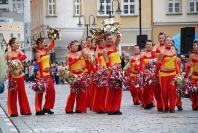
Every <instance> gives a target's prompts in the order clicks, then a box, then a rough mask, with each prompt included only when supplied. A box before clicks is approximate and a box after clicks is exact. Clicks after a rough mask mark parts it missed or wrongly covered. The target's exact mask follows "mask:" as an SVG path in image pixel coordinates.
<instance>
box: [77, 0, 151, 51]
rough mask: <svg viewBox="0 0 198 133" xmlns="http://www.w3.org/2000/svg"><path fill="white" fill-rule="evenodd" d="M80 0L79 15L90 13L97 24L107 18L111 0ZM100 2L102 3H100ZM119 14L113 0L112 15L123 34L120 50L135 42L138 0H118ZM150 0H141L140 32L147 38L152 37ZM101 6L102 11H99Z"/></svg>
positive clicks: (137, 28) (137, 23)
mask: <svg viewBox="0 0 198 133" xmlns="http://www.w3.org/2000/svg"><path fill="white" fill-rule="evenodd" d="M80 2H81V10H80V11H81V15H85V16H86V18H87V19H86V20H87V22H88V18H89V16H90V15H94V16H95V17H96V22H97V25H98V26H101V23H102V21H103V20H104V19H106V18H108V17H109V15H108V11H107V8H111V9H112V0H111V2H110V4H109V3H108V4H107V2H106V1H105V0H103V1H101V0H80ZM101 2H102V3H101ZM119 3H120V9H121V11H122V12H121V14H118V13H116V10H117V8H118V4H117V1H116V0H114V2H113V9H114V13H113V17H114V19H115V20H117V21H118V22H119V23H120V28H121V29H120V31H121V33H122V35H123V37H122V40H121V46H122V50H127V49H129V48H130V47H127V46H132V45H135V44H136V40H137V39H136V37H137V35H139V0H119ZM151 4H152V0H142V18H143V19H142V34H147V35H148V39H151V38H152V8H151V7H152V5H151ZM101 6H102V9H103V11H104V12H103V13H102V14H101V13H99V10H100V7H101Z"/></svg>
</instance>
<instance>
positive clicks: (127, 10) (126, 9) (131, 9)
mask: <svg viewBox="0 0 198 133" xmlns="http://www.w3.org/2000/svg"><path fill="white" fill-rule="evenodd" d="M135 1H136V0H123V1H122V2H123V3H122V8H123V15H134V14H135Z"/></svg>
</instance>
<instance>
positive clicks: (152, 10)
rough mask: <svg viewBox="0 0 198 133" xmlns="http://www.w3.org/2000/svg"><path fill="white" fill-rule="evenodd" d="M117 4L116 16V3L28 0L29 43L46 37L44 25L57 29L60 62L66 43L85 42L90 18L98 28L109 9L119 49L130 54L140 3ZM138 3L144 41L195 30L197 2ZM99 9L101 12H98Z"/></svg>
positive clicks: (123, 0)
mask: <svg viewBox="0 0 198 133" xmlns="http://www.w3.org/2000/svg"><path fill="white" fill-rule="evenodd" d="M112 1H113V2H112ZM118 1H119V3H120V9H121V11H122V12H121V13H120V14H118V13H117V12H116V10H117V8H118V2H117V0H67V1H65V0H39V1H38V0H31V20H32V21H31V23H32V25H31V26H32V32H31V33H32V40H35V38H38V37H39V36H45V37H46V32H47V29H46V27H47V25H49V26H52V27H55V28H58V29H60V30H61V34H62V39H61V40H60V41H56V48H55V49H54V51H55V53H56V57H57V59H58V60H64V58H65V54H66V50H67V45H68V43H69V42H70V41H71V40H82V39H85V37H86V36H87V31H88V30H89V28H90V27H92V22H93V18H95V19H96V24H97V26H98V27H100V26H101V23H102V21H103V20H104V19H107V18H108V17H109V12H108V11H109V9H112V7H113V9H114V12H113V13H112V17H114V19H115V20H117V21H119V22H120V31H121V33H122V35H123V37H122V40H121V45H120V46H121V47H120V50H122V51H127V52H128V53H129V54H130V53H131V52H132V51H131V47H132V46H133V45H135V44H136V42H137V35H139V31H140V23H139V22H140V10H139V4H140V3H139V0H118ZM141 1H142V2H141V7H142V8H141V18H142V34H146V35H148V39H152V40H154V42H157V35H158V33H159V32H165V33H166V34H167V35H169V36H174V35H176V34H178V33H180V29H181V28H182V27H192V26H193V27H195V28H196V32H197V31H198V0H141ZM112 3H113V4H112ZM100 9H103V12H99V11H100ZM80 16H81V17H80ZM93 16H94V17H93ZM79 18H80V20H81V23H82V24H83V25H81V27H79V26H78V23H79ZM87 25H88V26H89V27H88V28H87ZM88 34H89V35H90V33H88ZM33 38H34V39H33Z"/></svg>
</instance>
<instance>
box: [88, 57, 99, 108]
mask: <svg viewBox="0 0 198 133" xmlns="http://www.w3.org/2000/svg"><path fill="white" fill-rule="evenodd" d="M94 59H95V62H96V64H92V62H91V60H90V59H89V57H88V58H87V59H85V65H86V69H87V73H88V74H89V75H90V76H91V77H90V83H89V84H88V86H87V90H86V91H87V107H90V109H91V110H92V108H93V100H94V94H95V90H96V83H95V82H93V74H94V73H96V71H97V66H96V65H97V64H98V63H97V62H98V59H96V58H94Z"/></svg>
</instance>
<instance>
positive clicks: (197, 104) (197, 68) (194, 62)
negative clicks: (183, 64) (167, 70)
mask: <svg viewBox="0 0 198 133" xmlns="http://www.w3.org/2000/svg"><path fill="white" fill-rule="evenodd" d="M190 62H191V65H189V66H188V67H187V68H186V77H187V79H189V75H190V69H191V68H192V77H191V82H192V83H193V84H197V82H198V41H197V40H195V41H194V43H193V52H192V54H191V55H190ZM190 99H191V101H192V110H194V111H197V110H198V93H197V92H192V93H191V95H190Z"/></svg>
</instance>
